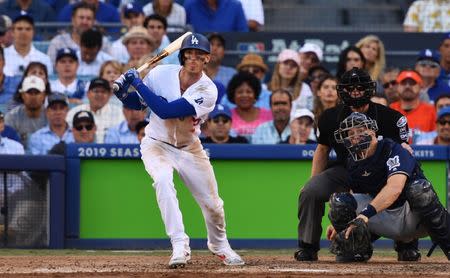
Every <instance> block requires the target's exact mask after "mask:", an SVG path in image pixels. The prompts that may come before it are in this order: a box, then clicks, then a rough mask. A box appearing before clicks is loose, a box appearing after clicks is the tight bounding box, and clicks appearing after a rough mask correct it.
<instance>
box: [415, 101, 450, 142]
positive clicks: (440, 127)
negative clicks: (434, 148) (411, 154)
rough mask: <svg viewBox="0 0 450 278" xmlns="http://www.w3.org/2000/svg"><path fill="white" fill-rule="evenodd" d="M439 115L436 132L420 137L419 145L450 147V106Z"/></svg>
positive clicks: (441, 110) (440, 111)
mask: <svg viewBox="0 0 450 278" xmlns="http://www.w3.org/2000/svg"><path fill="white" fill-rule="evenodd" d="M437 115H438V116H437V121H436V130H435V131H433V132H429V133H426V134H422V135H421V136H419V137H418V138H417V142H416V144H417V145H450V106H446V107H444V108H441V109H440V110H439V112H438V114H437Z"/></svg>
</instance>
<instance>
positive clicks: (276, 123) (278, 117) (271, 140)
mask: <svg viewBox="0 0 450 278" xmlns="http://www.w3.org/2000/svg"><path fill="white" fill-rule="evenodd" d="M270 107H271V110H272V118H273V120H272V121H268V122H265V123H263V124H261V125H259V126H258V127H257V128H256V130H255V133H253V135H252V141H251V142H252V144H279V143H281V142H283V141H285V140H286V138H287V137H288V136H289V135H290V134H291V129H290V128H289V116H290V114H291V108H292V96H291V94H290V93H289V91H287V90H284V89H278V90H276V91H274V92H273V93H272V96H271V97H270Z"/></svg>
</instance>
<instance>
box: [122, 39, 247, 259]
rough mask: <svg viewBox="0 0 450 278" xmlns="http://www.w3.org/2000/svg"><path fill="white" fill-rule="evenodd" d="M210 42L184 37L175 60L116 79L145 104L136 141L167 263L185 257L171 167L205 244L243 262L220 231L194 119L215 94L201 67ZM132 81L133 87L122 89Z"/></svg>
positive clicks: (126, 98)
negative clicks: (165, 241) (191, 202)
mask: <svg viewBox="0 0 450 278" xmlns="http://www.w3.org/2000/svg"><path fill="white" fill-rule="evenodd" d="M209 53H210V44H209V41H208V39H207V38H206V37H204V36H203V35H201V34H192V35H190V36H188V37H186V38H185V39H184V40H183V42H182V45H181V49H180V52H179V55H178V58H179V60H180V65H161V66H158V67H156V68H155V69H153V70H151V71H150V72H149V73H148V74H147V76H145V78H144V80H143V81H142V80H141V79H140V78H139V74H138V72H137V71H136V70H135V69H130V70H129V71H127V72H126V73H125V75H124V76H122V77H121V78H119V80H118V81H117V82H118V83H119V85H120V87H121V89H120V90H119V91H118V92H117V93H116V95H117V96H118V98H119V99H120V100H121V101H122V102H124V103H126V104H127V106H129V107H133V108H134V109H143V108H145V107H150V109H151V110H152V113H151V116H150V121H149V124H148V125H147V127H146V128H145V137H144V139H143V140H142V143H141V153H142V161H143V162H144V165H145V169H146V170H147V172H148V173H149V175H150V176H151V177H152V179H153V181H154V183H153V187H154V189H155V191H156V196H157V200H158V205H159V208H160V211H161V216H162V219H163V221H164V224H165V228H166V233H167V235H168V236H169V237H170V240H171V243H172V248H173V252H172V256H171V258H170V261H169V267H171V268H177V267H184V266H185V265H186V263H187V261H188V260H190V253H191V252H190V247H189V237H188V236H187V235H186V233H185V230H184V225H183V219H182V215H181V211H180V208H179V205H178V199H177V197H176V190H175V186H174V183H173V170H174V169H175V170H176V171H177V172H178V173H179V175H180V177H181V179H182V180H183V182H184V184H185V185H186V186H187V187H188V188H189V190H190V191H191V193H192V195H193V196H194V198H195V200H196V201H197V203H198V204H199V205H200V208H201V210H202V213H203V216H204V218H205V222H206V227H207V231H208V248H209V249H210V250H211V251H212V252H213V253H214V254H215V255H217V256H218V257H219V258H220V259H222V260H223V263H224V264H225V265H243V264H244V261H243V260H242V259H241V257H240V256H239V255H238V254H237V253H236V252H234V251H233V250H232V249H231V247H230V245H229V243H228V239H227V236H226V232H225V217H224V209H223V201H222V199H221V198H220V197H219V195H218V190H217V182H216V179H215V176H214V172H213V169H212V166H211V163H210V161H209V158H208V156H207V155H206V153H205V151H204V150H203V147H202V145H201V143H200V140H199V138H198V135H199V134H200V124H201V123H202V122H203V121H204V120H206V119H207V116H208V113H209V112H211V111H212V110H213V108H214V105H215V102H216V99H217V88H216V87H215V85H214V83H213V82H212V81H211V79H209V78H208V77H207V76H206V74H205V73H203V68H204V66H205V65H206V64H207V63H208V62H209V60H210V55H209ZM130 85H132V86H133V87H134V88H135V89H136V90H137V92H138V93H136V92H133V93H127V91H128V87H129V86H130Z"/></svg>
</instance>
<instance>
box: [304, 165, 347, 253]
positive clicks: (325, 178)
mask: <svg viewBox="0 0 450 278" xmlns="http://www.w3.org/2000/svg"><path fill="white" fill-rule="evenodd" d="M347 182H348V172H347V170H346V169H345V168H344V166H342V165H336V166H333V167H331V168H328V169H326V170H324V171H323V172H321V173H320V174H318V175H316V176H314V177H311V179H310V180H309V181H308V182H307V183H306V184H305V186H304V187H303V188H302V190H301V191H300V196H299V200H298V202H299V204H298V220H299V223H298V239H299V242H300V241H303V242H305V243H309V244H313V245H315V246H316V247H317V249H319V243H320V237H321V234H322V217H323V215H324V213H325V203H326V202H328V201H329V199H330V196H331V194H333V193H334V192H344V191H349V189H348V188H347V187H345V186H344V185H345V184H347Z"/></svg>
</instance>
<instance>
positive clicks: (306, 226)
mask: <svg viewBox="0 0 450 278" xmlns="http://www.w3.org/2000/svg"><path fill="white" fill-rule="evenodd" d="M375 88H376V84H375V82H374V81H372V79H371V78H370V75H369V74H368V73H367V71H365V70H363V69H358V68H356V67H355V68H353V69H351V70H349V71H347V72H345V73H344V74H343V75H342V78H341V80H340V83H339V84H338V86H337V91H338V95H339V98H340V99H341V101H342V104H339V105H338V106H336V107H333V108H330V109H327V110H325V111H324V112H323V113H322V115H321V116H320V118H319V120H318V127H317V142H318V145H317V148H316V150H315V152H314V157H313V162H312V170H311V178H310V180H309V181H308V182H307V183H306V184H305V185H304V187H303V188H302V190H301V192H300V196H299V207H298V218H299V225H298V246H299V250H298V251H297V252H295V255H294V257H295V259H296V260H298V261H316V260H317V259H318V257H317V252H318V251H319V249H320V238H321V234H322V225H321V223H322V217H323V215H324V213H325V203H326V202H328V200H329V198H330V196H331V194H333V193H334V192H342V191H349V188H348V187H347V181H348V173H347V171H346V170H345V166H346V161H347V156H348V150H347V149H346V148H345V146H344V145H342V144H338V143H337V142H336V138H335V137H334V131H335V130H337V129H338V128H339V125H340V123H341V122H342V121H343V120H344V119H345V118H346V117H347V116H349V115H350V114H351V113H352V112H360V113H364V114H366V115H367V116H369V117H370V118H372V119H374V120H375V121H376V122H377V123H378V131H377V132H376V135H377V136H381V137H383V138H390V139H392V140H394V141H396V142H398V143H404V142H406V141H407V140H408V125H407V120H406V117H404V116H403V115H402V114H400V113H399V112H397V111H394V110H392V109H390V108H389V107H385V106H383V105H381V104H377V103H373V102H371V101H370V98H371V97H372V96H373V95H374V93H375ZM402 145H404V147H405V148H409V150H410V151H412V150H411V149H410V147H409V146H407V144H406V143H404V144H402ZM331 149H334V150H335V152H336V155H337V158H336V161H332V162H331V163H329V162H330V161H329V154H330V151H331ZM417 244H418V242H417V241H416V240H413V241H412V242H409V243H405V242H396V245H395V249H396V250H397V252H398V260H399V261H416V260H418V259H419V258H420V253H419V251H418V249H417Z"/></svg>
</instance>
